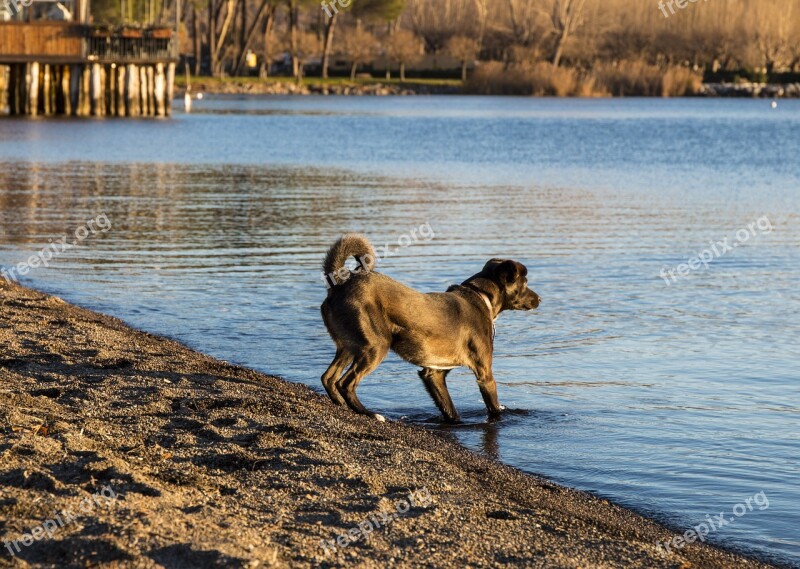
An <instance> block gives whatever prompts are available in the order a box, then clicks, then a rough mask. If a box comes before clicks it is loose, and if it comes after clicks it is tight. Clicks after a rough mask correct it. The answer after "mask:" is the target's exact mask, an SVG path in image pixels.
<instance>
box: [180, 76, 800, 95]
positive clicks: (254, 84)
mask: <svg viewBox="0 0 800 569" xmlns="http://www.w3.org/2000/svg"><path fill="white" fill-rule="evenodd" d="M191 85H192V93H203V94H208V95H278V96H308V95H344V96H357V97H361V96H414V95H469V96H478V97H480V96H509V95H501V94H497V95H491V94H488V95H484V94H481V93H472V92H467V91H465V90H464V88H463V85H462V83H461V81H456V80H449V79H442V80H424V79H420V80H408V81H406V82H402V83H401V82H399V81H396V80H395V81H388V82H386V81H382V80H381V79H369V80H363V79H362V80H356V81H355V82H351V81H349V80H346V79H333V80H322V79H317V78H314V77H310V78H306V79H305V80H304V81H303V83H301V84H297V83H295V82H294V81H293V80H290V79H288V78H283V77H282V78H279V79H268V80H259V79H255V78H252V77H230V78H225V79H219V78H212V77H195V78H193V79H192V81H191ZM185 93H186V80H185V79H184V78H180V79H179V80H178V81H176V85H175V98H176V99H183V97H184V95H185ZM511 96H513V95H511ZM517 96H523V95H517ZM545 98H565V99H570V98H575V97H545ZM590 98H598V97H590ZM599 98H611V99H616V98H626V97H618V96H610V97H599ZM648 98H663V97H648ZM671 98H677V99H681V98H724V99H728V98H732V99H737V98H750V99H797V98H800V83H789V84H777V83H776V84H773V83H750V82H745V83H703V84H702V89H701V91H700V92H699V93H697V94H692V95H684V96H682V97H671Z"/></svg>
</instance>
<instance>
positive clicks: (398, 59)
mask: <svg viewBox="0 0 800 569" xmlns="http://www.w3.org/2000/svg"><path fill="white" fill-rule="evenodd" d="M421 47H422V46H421V45H420V41H419V39H418V38H417V36H415V35H414V34H413V33H412V32H410V31H408V30H398V31H396V32H394V33H393V34H392V35H391V36H390V37H389V39H388V41H387V42H386V56H387V57H388V58H389V60H390V61H392V62H393V63H396V64H398V65H399V66H400V81H405V80H406V64H409V63H414V62H415V61H417V60H419V58H420V55H421V54H420V48H421Z"/></svg>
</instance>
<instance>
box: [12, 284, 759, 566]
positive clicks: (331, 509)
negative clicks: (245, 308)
mask: <svg viewBox="0 0 800 569" xmlns="http://www.w3.org/2000/svg"><path fill="white" fill-rule="evenodd" d="M321 325H322V323H320V326H321ZM322 371H323V370H320V373H321V372H322ZM0 429H2V438H0V539H2V540H3V541H4V543H3V544H2V550H0V567H27V566H36V567H87V566H102V567H167V568H204V567H345V566H347V567H390V566H392V567H395V566H396V567H436V568H445V567H453V568H459V569H461V568H465V567H499V566H505V565H508V566H518V567H583V568H588V567H609V568H611V567H647V568H650V567H674V568H689V567H745V568H746V567H768V565H765V564H762V563H759V562H757V561H752V560H749V559H745V558H742V557H739V556H737V555H735V554H732V553H728V552H725V551H722V550H720V549H716V548H712V547H709V546H706V545H701V544H691V545H687V546H686V547H684V548H683V549H681V550H679V551H677V552H674V553H671V554H669V555H662V554H660V553H659V550H658V549H657V546H656V544H657V543H658V542H663V541H666V540H668V539H670V538H671V537H672V535H673V534H672V533H671V532H669V531H668V530H666V529H665V528H663V527H662V526H660V525H658V524H656V523H654V522H652V521H650V520H648V519H646V518H643V517H641V516H639V515H637V514H635V513H633V512H631V511H629V510H626V509H624V508H621V507H619V506H616V505H614V504H612V503H610V502H608V501H606V500H602V499H598V498H595V497H593V496H590V495H588V494H585V493H582V492H578V491H575V490H571V489H568V488H564V487H561V486H558V485H555V484H552V483H550V482H548V481H546V480H543V479H541V478H537V477H534V476H529V475H526V474H522V473H521V472H519V471H517V470H515V469H513V468H510V467H507V466H504V465H502V464H499V463H497V462H494V461H492V460H489V459H487V458H484V457H481V456H478V455H476V454H473V453H471V452H469V451H467V450H465V449H464V448H462V447H460V446H459V445H457V444H455V443H454V442H452V441H450V440H448V439H447V438H445V437H443V436H440V435H437V434H435V433H433V432H429V431H426V430H424V429H422V428H420V427H417V426H413V425H406V424H403V423H398V422H388V423H379V422H377V421H374V420H372V419H368V418H366V417H361V416H357V415H355V414H353V413H351V412H350V411H348V410H346V409H342V408H338V407H335V406H334V405H332V404H331V403H330V402H329V400H328V399H327V398H326V397H323V396H322V395H319V394H318V393H316V392H314V391H312V390H311V389H309V388H308V387H305V386H303V385H298V384H293V383H289V382H286V381H284V380H282V379H279V378H275V377H270V376H267V375H264V374H261V373H257V372H255V371H252V370H248V369H245V368H242V367H237V366H232V365H228V364H227V363H225V362H221V361H219V360H215V359H213V358H211V357H208V356H205V355H203V354H200V353H198V352H195V351H193V350H190V349H188V348H186V347H184V346H182V345H181V344H179V343H177V342H174V341H171V340H168V339H165V338H161V337H157V336H153V335H151V334H146V333H143V332H139V331H136V330H133V329H131V328H130V327H128V326H126V325H125V324H124V323H122V322H121V321H119V320H117V319H115V318H111V317H108V316H104V315H101V314H97V313H95V312H91V311H88V310H84V309H81V308H77V307H75V306H72V305H70V304H67V303H65V302H64V301H62V300H60V299H58V298H55V297H53V296H48V295H45V294H42V293H39V292H36V291H33V290H30V289H26V288H23V287H20V286H16V285H10V284H7V283H5V282H4V281H2V282H0ZM323 544H324V545H323ZM12 553H13V555H12Z"/></svg>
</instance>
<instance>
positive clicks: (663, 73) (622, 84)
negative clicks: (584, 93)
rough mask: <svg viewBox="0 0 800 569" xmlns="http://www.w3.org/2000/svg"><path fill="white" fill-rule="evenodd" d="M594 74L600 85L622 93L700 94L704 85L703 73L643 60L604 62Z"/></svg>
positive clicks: (628, 94) (638, 94) (673, 95)
mask: <svg viewBox="0 0 800 569" xmlns="http://www.w3.org/2000/svg"><path fill="white" fill-rule="evenodd" d="M594 75H595V77H596V79H597V83H598V85H600V86H601V87H602V88H603V89H605V90H606V91H607V92H608V93H610V94H611V95H615V96H620V97H626V96H645V97H682V96H684V95H695V94H697V93H698V92H699V90H700V87H701V85H702V77H701V76H700V75H699V74H697V73H693V72H692V71H691V70H690V69H687V68H686V67H681V66H677V65H671V66H668V67H667V68H662V67H659V66H657V65H650V64H647V63H645V62H643V61H623V62H620V63H619V64H617V65H613V64H602V65H599V66H598V67H596V68H595V70H594Z"/></svg>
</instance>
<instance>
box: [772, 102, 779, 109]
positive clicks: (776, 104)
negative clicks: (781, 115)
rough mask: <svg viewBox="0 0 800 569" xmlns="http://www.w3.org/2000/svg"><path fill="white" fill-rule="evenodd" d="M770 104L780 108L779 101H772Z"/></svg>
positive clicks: (774, 107)
mask: <svg viewBox="0 0 800 569" xmlns="http://www.w3.org/2000/svg"><path fill="white" fill-rule="evenodd" d="M770 106H771V107H772V108H773V109H777V108H778V101H772V103H770Z"/></svg>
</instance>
